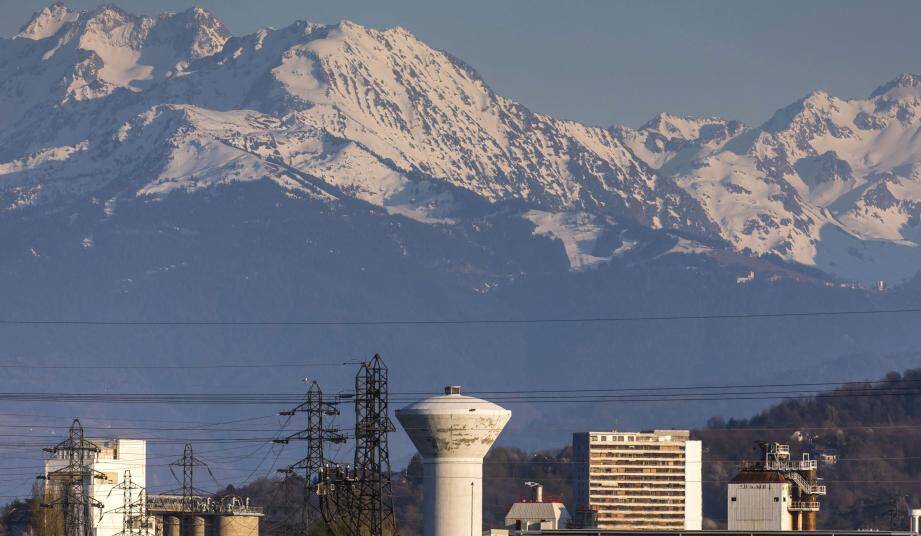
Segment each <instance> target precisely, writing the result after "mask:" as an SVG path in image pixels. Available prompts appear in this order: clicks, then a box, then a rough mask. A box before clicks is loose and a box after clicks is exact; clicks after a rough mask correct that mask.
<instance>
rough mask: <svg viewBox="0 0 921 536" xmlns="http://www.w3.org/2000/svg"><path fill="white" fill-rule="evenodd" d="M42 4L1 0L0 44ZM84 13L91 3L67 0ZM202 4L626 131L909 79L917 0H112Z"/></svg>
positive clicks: (918, 43) (138, 6) (240, 22)
mask: <svg viewBox="0 0 921 536" xmlns="http://www.w3.org/2000/svg"><path fill="white" fill-rule="evenodd" d="M48 3H50V2H42V1H34V0H0V15H2V16H0V34H2V35H4V36H9V35H12V34H13V33H15V32H16V31H17V30H18V28H19V27H20V26H21V25H22V24H24V23H25V22H26V21H27V20H28V19H29V17H30V15H31V13H32V12H33V11H35V10H37V9H39V8H41V7H42V6H44V5H46V4H48ZM65 3H67V4H68V5H70V6H72V7H75V8H79V9H86V8H89V7H93V6H95V5H97V4H98V3H99V2H98V1H92V0H72V1H69V2H65ZM110 3H114V4H117V5H120V6H122V7H123V8H125V9H126V10H128V11H131V12H135V13H146V14H150V13H156V12H159V11H165V10H171V11H177V10H181V9H185V8H186V7H188V6H191V5H202V6H204V7H206V8H208V9H209V10H211V11H212V12H214V13H215V14H216V15H217V16H218V17H219V18H220V19H221V20H222V21H223V22H224V23H225V24H226V25H227V26H228V27H229V28H230V29H231V31H232V32H234V33H235V34H242V33H248V32H251V31H253V30H255V29H256V28H258V27H261V26H276V27H277V26H284V25H287V24H289V23H291V22H292V21H294V20H295V19H309V20H313V21H316V22H336V21H338V20H340V19H349V20H353V21H356V22H359V23H361V24H365V25H369V26H373V27H378V28H383V27H390V26H395V25H400V26H403V27H405V28H407V29H409V30H410V31H411V32H413V33H414V34H416V36H418V37H419V38H420V39H422V40H423V41H425V42H427V43H428V44H430V45H432V46H434V47H437V48H440V49H444V50H447V51H449V52H451V53H452V54H454V55H455V56H458V57H460V58H461V59H463V60H465V61H466V62H467V63H469V64H470V65H472V66H473V67H475V68H476V69H477V70H478V71H479V72H480V73H481V74H482V75H483V76H484V78H485V79H486V80H487V82H488V83H489V84H490V85H491V86H492V87H493V88H494V89H496V90H497V91H498V92H499V93H502V94H504V95H506V96H508V97H511V98H513V99H515V100H517V101H520V102H522V103H524V104H525V105H527V106H529V107H530V108H532V109H534V110H536V111H540V112H546V113H550V114H552V115H554V116H557V117H562V118H570V119H577V120H580V121H584V122H588V123H592V124H597V125H610V124H614V123H622V124H626V125H630V126H638V125H639V124H641V123H643V122H645V121H646V120H647V119H649V118H650V117H652V116H653V115H654V114H656V113H657V112H659V111H669V112H674V113H680V114H689V115H722V116H726V117H731V118H735V119H741V120H743V121H745V122H748V123H759V122H761V121H764V120H766V119H767V118H768V117H769V116H770V115H771V113H773V111H774V110H776V109H777V108H780V107H782V106H785V105H787V104H789V103H790V102H792V101H794V100H796V99H797V98H799V97H801V96H803V95H805V94H806V93H808V92H809V91H810V90H812V89H825V90H827V91H829V92H831V93H833V94H835V95H839V96H843V97H862V96H865V95H867V94H869V93H870V92H871V91H872V90H873V89H874V88H875V87H876V86H878V85H880V84H881V83H883V82H885V81H887V80H889V79H891V78H894V77H895V76H896V75H898V74H899V73H901V72H921V39H919V38H918V23H919V21H921V2H896V1H887V2H853V1H845V0H831V1H811V2H800V1H788V2H765V1H762V2H744V1H733V2H730V1H724V2H713V1H690V0H683V1H676V2H659V1H646V0H643V1H613V0H608V1H601V0H599V1H578V0H556V1H543V0H521V1H501V0H488V1H486V0H458V1H452V2H439V1H434V0H418V1H415V0H412V1H397V0H387V1H381V0H326V1H312V0H254V1H244V0H197V1H195V0H157V1H144V0H114V1H111V2H110Z"/></svg>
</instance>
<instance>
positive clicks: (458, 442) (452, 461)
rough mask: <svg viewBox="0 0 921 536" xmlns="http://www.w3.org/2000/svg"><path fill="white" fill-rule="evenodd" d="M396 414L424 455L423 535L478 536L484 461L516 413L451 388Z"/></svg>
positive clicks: (480, 530)
mask: <svg viewBox="0 0 921 536" xmlns="http://www.w3.org/2000/svg"><path fill="white" fill-rule="evenodd" d="M396 414H397V419H398V420H399V421H400V424H402V425H403V428H404V429H405V430H406V433H407V434H408V435H409V438H410V439H411V440H412V442H413V443H414V444H415V445H416V448H417V449H418V450H419V454H421V455H422V466H423V488H422V493H423V513H424V516H425V530H424V536H479V535H480V534H481V533H482V530H483V529H482V526H483V457H484V456H486V452H487V451H488V450H489V447H491V446H492V444H493V443H494V442H495V440H496V438H497V437H498V436H499V433H500V432H502V429H503V428H504V427H505V425H506V423H508V420H509V418H511V416H512V412H511V411H508V410H507V409H504V408H501V407H499V406H497V405H495V404H493V403H492V402H487V401H485V400H481V399H479V398H474V397H470V396H464V395H461V394H460V387H456V386H451V387H446V388H445V394H444V395H441V396H434V397H431V398H427V399H425V400H422V401H419V402H416V403H415V404H412V405H410V406H407V407H405V408H403V409H400V410H397V412H396Z"/></svg>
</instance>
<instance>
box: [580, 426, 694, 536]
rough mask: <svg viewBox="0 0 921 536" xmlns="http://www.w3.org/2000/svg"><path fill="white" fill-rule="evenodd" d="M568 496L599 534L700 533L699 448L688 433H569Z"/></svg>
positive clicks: (668, 431) (655, 431)
mask: <svg viewBox="0 0 921 536" xmlns="http://www.w3.org/2000/svg"><path fill="white" fill-rule="evenodd" d="M572 446H573V464H574V465H573V497H574V504H575V506H576V507H577V508H582V509H590V510H592V511H594V512H596V513H597V528H598V529H600V530H660V531H667V530H676V531H678V530H700V529H701V525H702V523H703V504H702V491H701V489H702V488H701V443H700V441H694V440H691V439H690V432H689V431H687V430H652V431H645V432H621V431H617V430H614V431H607V432H584V433H576V434H573V444H572Z"/></svg>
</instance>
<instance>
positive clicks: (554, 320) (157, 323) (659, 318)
mask: <svg viewBox="0 0 921 536" xmlns="http://www.w3.org/2000/svg"><path fill="white" fill-rule="evenodd" d="M911 313H921V307H907V308H895V309H851V310H840V311H787V312H773V313H716V314H688V315H637V316H592V317H569V318H567V317H544V318H471V319H454V320H412V319H401V320H82V319H61V320H42V319H12V318H6V319H0V325H10V326H105V327H130V326H140V327H170V326H175V327H196V326H199V327H209V326H213V327H221V326H238V327H240V326H254V327H260V326H269V327H271V326H278V327H285V326H304V327H310V326H319V327H323V326H401V325H402V326H452V325H475V324H592V323H612V322H671V321H682V320H751V319H770V318H803V317H835V316H867V315H884V314H911Z"/></svg>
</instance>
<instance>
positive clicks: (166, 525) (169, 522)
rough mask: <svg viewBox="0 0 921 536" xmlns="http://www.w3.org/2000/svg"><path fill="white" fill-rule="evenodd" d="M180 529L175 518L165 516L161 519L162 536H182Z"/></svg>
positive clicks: (177, 519)
mask: <svg viewBox="0 0 921 536" xmlns="http://www.w3.org/2000/svg"><path fill="white" fill-rule="evenodd" d="M180 527H181V525H180V523H179V518H178V517H177V516H165V517H164V518H163V536H182V532H181V529H180Z"/></svg>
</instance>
